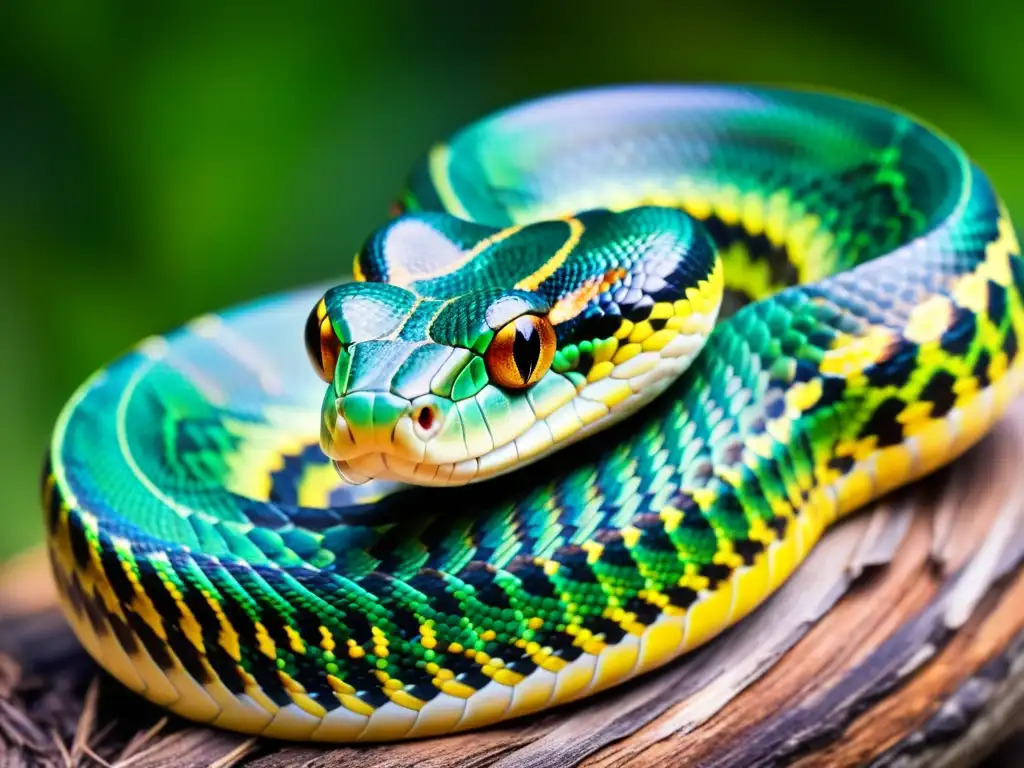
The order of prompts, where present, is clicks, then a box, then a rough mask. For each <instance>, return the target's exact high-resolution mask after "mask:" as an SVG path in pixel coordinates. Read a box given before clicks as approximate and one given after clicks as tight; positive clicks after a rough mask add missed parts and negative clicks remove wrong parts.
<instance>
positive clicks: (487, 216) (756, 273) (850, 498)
mask: <svg viewBox="0 0 1024 768" xmlns="http://www.w3.org/2000/svg"><path fill="white" fill-rule="evenodd" d="M409 178H410V180H409V183H408V185H407V188H406V192H405V193H403V194H402V196H401V197H400V198H398V202H397V203H396V207H395V211H394V212H393V213H394V215H393V216H392V217H391V218H389V219H388V220H387V221H386V222H385V223H384V224H383V225H382V226H381V227H380V228H379V229H378V230H377V231H376V232H374V233H373V234H372V235H371V236H370V238H369V239H368V240H367V241H366V243H365V245H364V246H363V247H362V249H361V250H360V251H359V253H358V254H357V256H356V258H355V264H354V274H355V278H356V279H355V280H354V281H349V282H345V283H341V284H325V285H321V286H312V287H310V288H307V289H301V290H294V291H290V292H285V293H282V294H279V295H275V296H272V297H269V298H265V299H262V300H259V301H257V302H254V303H252V304H247V305H244V306H240V307H235V308H232V309H230V310H228V311H225V312H222V313H218V314H210V315H207V316H204V317H200V318H198V319H196V320H194V321H192V322H190V323H188V324H186V325H184V326H183V327H182V328H180V329H178V330H175V331H173V332H171V333H169V334H166V335H162V336H157V337H152V338H149V339H146V340H145V341H143V342H141V343H140V344H139V345H138V346H137V347H135V348H133V349H132V350H130V351H128V352H127V353H126V354H125V355H124V356H122V357H121V358H119V359H118V360H116V361H114V362H112V363H111V364H110V365H108V366H106V367H104V368H103V369H102V370H100V371H99V372H98V373H96V374H95V375H93V376H92V377H91V378H90V379H89V380H88V381H87V382H86V383H85V384H83V385H82V387H81V388H80V389H79V390H78V391H77V392H76V393H75V394H74V395H73V397H72V398H71V399H70V401H69V403H68V405H67V406H66V407H65V409H64V410H63V412H62V414H61V415H60V417H59V419H58V422H57V425H56V427H55V430H54V435H53V439H52V445H51V447H50V450H49V454H48V458H47V462H46V470H45V473H44V484H43V499H44V508H45V512H46V518H47V525H48V530H49V551H50V554H51V561H52V564H53V572H54V574H55V577H56V581H57V584H58V586H59V590H60V593H61V595H62V602H63V605H64V609H65V611H66V614H67V616H68V619H69V620H70V622H71V624H72V626H73V628H74V630H75V632H76V634H77V636H78V637H79V638H80V640H81V642H82V643H83V644H84V646H85V647H86V648H87V649H88V651H89V652H90V653H91V654H92V655H93V656H94V657H95V658H96V659H97V660H98V661H99V662H100V663H101V664H102V666H103V667H104V668H105V669H106V670H108V671H109V672H110V673H111V674H112V675H113V676H114V677H116V678H117V679H118V680H120V681H121V682H122V683H124V684H125V685H126V686H128V687H129V688H131V689H133V690H135V691H137V692H139V693H140V694H141V695H143V696H144V697H146V698H147V699H150V700H152V701H153V702H156V703H157V704H160V705H162V706H164V707H166V708H168V709H170V710H172V711H173V712H176V713H178V714H180V715H183V716H185V717H186V718H190V719H192V720H195V721H200V722H205V723H211V724H213V725H215V726H218V727H223V728H227V729H233V730H238V731H243V732H248V733H257V734H264V735H267V736H272V737H280V738H286V739H294V740H313V741H333V742H350V741H390V740H398V739H404V738H415V737H422V736H430V735H437V734H444V733H449V732H453V731H459V730H464V729H469V728H476V727H479V726H484V725H487V724H491V723H495V722H498V721H501V720H504V719H507V718H512V717H518V716H521V715H525V714H528V713H532V712H537V711H540V710H543V709H546V708H549V707H552V706H555V705H559V704H562V703H564V702H568V701H571V700H575V699H579V698H581V697H585V696H589V695H592V694H594V693H596V692H597V691H600V690H603V689H607V688H608V687H610V686H614V685H616V684H618V683H621V682H623V681H625V680H627V679H630V678H633V677H635V676H637V675H639V674H641V673H643V672H645V671H648V670H651V669H654V668H656V667H658V666H660V665H662V664H665V663H666V662H669V661H671V660H672V659H675V658H677V657H679V656H680V655H681V654H683V653H685V652H687V651H688V650H690V649H693V648H695V647H697V646H700V645H701V644H703V643H705V642H708V641H709V640H711V639H712V638H714V637H715V636H716V635H717V634H718V633H720V632H721V631H722V630H724V629H725V628H727V627H729V626H731V625H732V624H734V623H735V622H737V621H739V620H740V619H741V618H742V617H743V616H744V615H746V614H748V613H749V612H750V611H751V610H753V609H754V608H756V607H757V606H758V605H760V604H761V603H762V602H764V600H765V599H766V598H767V597H768V596H769V595H770V594H771V593H772V592H773V590H775V589H776V588H777V587H778V586H779V585H780V584H781V583H782V582H783V581H785V580H786V578H787V577H788V575H789V574H790V573H792V571H793V570H794V569H795V568H796V567H797V566H798V565H799V564H800V563H801V561H802V560H803V559H804V557H805V556H806V554H807V553H808V551H809V550H810V549H811V548H812V547H813V546H814V545H815V542H816V541H817V540H818V539H819V538H820V537H821V535H822V534H823V532H824V531H825V530H826V529H827V528H828V527H829V526H830V525H832V524H833V523H834V522H835V521H837V520H838V519H840V518H841V517H842V516H843V515H844V514H846V513H848V512H850V511H852V510H855V509H857V508H859V507H862V506H863V505H864V504H866V503H867V502H869V501H870V500H872V499H875V498H877V497H879V496H880V495H882V494H885V493H886V492H888V491H890V490H892V489H894V488H896V487H898V486H901V485H903V484H905V483H908V482H910V481H911V480H913V479H915V478H918V477H920V476H922V475H924V474H925V473H928V472H930V471H932V470H934V469H936V468H938V467H939V466H941V465H943V464H945V463H946V462H948V461H949V460H951V459H952V458H953V457H954V456H956V455H958V454H959V453H961V452H962V451H964V450H965V449H967V448H968V447H969V446H971V445H972V444H973V443H975V442H976V441H977V440H978V439H979V438H980V437H981V436H982V435H983V434H984V433H985V431H986V430H987V429H988V428H989V427H990V426H991V425H992V424H993V423H994V421H995V420H996V419H997V418H998V417H999V415H1000V414H1001V413H1002V412H1003V411H1004V409H1005V407H1006V406H1007V404H1008V402H1009V401H1010V400H1011V399H1012V398H1013V397H1014V396H1015V395H1016V394H1017V393H1018V392H1019V390H1020V389H1021V383H1022V374H1021V371H1022V365H1021V361H1020V355H1019V338H1020V335H1021V333H1022V330H1024V329H1022V324H1024V307H1022V301H1021V298H1022V297H1021V289H1022V287H1024V262H1022V260H1021V256H1020V248H1019V245H1018V242H1017V239H1016V237H1015V234H1014V229H1013V227H1012V225H1011V222H1010V219H1009V216H1008V214H1007V211H1006V209H1005V207H1004V205H1003V204H1002V203H1001V202H1000V200H999V198H998V197H997V195H996V193H995V192H994V191H993V188H992V186H991V185H990V183H989V181H988V180H987V179H986V177H985V175H983V173H982V172H981V171H980V170H979V169H978V168H977V167H976V166H975V165H974V164H973V163H972V162H971V161H970V160H969V159H968V157H967V156H966V155H965V153H964V152H963V150H961V149H960V148H959V147H958V146H957V145H956V144H954V143H953V142H951V141H950V140H948V139H946V138H945V137H943V136H942V135H941V134H939V133H938V132H936V131H934V130H932V129H931V128H929V127H926V126H925V125H923V124H922V123H920V122H919V121H917V120H916V119H914V118H911V117H908V116H906V115H904V114H902V113H900V112H898V111H895V110H892V109H890V108H888V107H885V106H882V105H878V104H875V103H871V102H868V101H864V100H860V99H853V98H848V97H844V96H838V95H831V94H826V93H822V92H816V91H803V90H786V89H776V88H767V87H765V88H762V87H741V86H724V85H720V86H698V85H688V86H682V85H679V86H672V85H658V86H624V87H604V88H597V89H591V90H584V91H579V92H574V93H567V94H560V95H555V96H549V97H545V98H541V99H539V100H535V101H531V102H528V103H526V104H522V105H519V106H515V107H512V108H509V109H506V110H504V111H501V112H498V113H496V114H494V115H491V116H489V117H486V118H484V119H481V120H480V121H478V122H476V123H473V124H471V125H469V126H468V127H466V128H464V129H462V130H460V131H459V132H457V133H456V134H455V135H454V136H453V137H451V138H450V139H449V140H448V141H446V142H444V143H441V144H439V145H437V146H435V147H434V148H432V149H431V150H430V151H429V152H428V153H427V154H426V156H425V157H424V158H423V160H422V161H421V162H420V164H419V165H418V166H417V167H416V168H415V169H414V170H413V172H412V173H411V175H410V177H409ZM303 339H304V340H305V343H303ZM311 362H312V365H311ZM325 382H327V383H326V389H325ZM423 486H435V487H432V488H425V487H423ZM769 609H770V608H769Z"/></svg>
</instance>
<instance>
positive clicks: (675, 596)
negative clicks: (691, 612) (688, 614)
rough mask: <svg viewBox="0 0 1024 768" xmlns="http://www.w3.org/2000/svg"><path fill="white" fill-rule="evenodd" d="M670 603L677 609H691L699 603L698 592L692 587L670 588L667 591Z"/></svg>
mask: <svg viewBox="0 0 1024 768" xmlns="http://www.w3.org/2000/svg"><path fill="white" fill-rule="evenodd" d="M665 595H666V596H667V597H668V601H669V602H670V603H671V604H672V605H674V606H675V607H677V608H683V609H686V608H689V607H690V606H691V605H693V604H694V603H696V602H697V592H696V591H695V590H694V589H692V588H690V587H669V588H668V589H666V590H665Z"/></svg>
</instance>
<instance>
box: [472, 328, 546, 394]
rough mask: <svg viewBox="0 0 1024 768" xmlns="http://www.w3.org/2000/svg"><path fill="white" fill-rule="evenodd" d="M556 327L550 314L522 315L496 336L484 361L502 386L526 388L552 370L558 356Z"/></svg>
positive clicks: (497, 382) (495, 380)
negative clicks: (552, 363) (545, 315)
mask: <svg viewBox="0 0 1024 768" xmlns="http://www.w3.org/2000/svg"><path fill="white" fill-rule="evenodd" d="M555 343H556V341H555V329H554V328H552V327H551V322H550V321H549V320H548V319H547V318H546V317H540V316H538V315H522V316H521V317H518V318H516V319H515V320H513V321H512V322H511V323H509V324H508V325H506V326H504V327H503V328H502V329H501V330H500V331H498V332H497V333H496V334H495V335H494V339H493V340H492V341H491V344H490V346H489V347H488V348H487V352H486V354H485V355H484V362H485V363H486V364H487V372H488V373H489V374H490V377H491V380H492V381H493V382H494V383H495V384H497V385H498V386H500V387H507V388H508V389H524V388H525V387H528V386H530V385H531V384H535V383H536V382H537V381H539V380H540V378H541V377H542V376H543V375H544V374H545V373H547V372H548V368H550V367H551V361H552V360H553V359H554V357H555Z"/></svg>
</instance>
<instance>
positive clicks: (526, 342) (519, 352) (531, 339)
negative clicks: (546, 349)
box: [512, 317, 541, 381]
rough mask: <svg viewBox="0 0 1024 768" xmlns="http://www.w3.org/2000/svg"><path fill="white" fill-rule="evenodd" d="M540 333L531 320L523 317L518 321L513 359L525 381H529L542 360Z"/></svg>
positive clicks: (513, 342)
mask: <svg viewBox="0 0 1024 768" xmlns="http://www.w3.org/2000/svg"><path fill="white" fill-rule="evenodd" d="M540 352H541V349H540V334H539V333H538V332H537V329H536V328H535V327H534V324H533V322H532V321H531V320H528V319H527V318H526V317H521V318H519V319H518V320H517V321H516V335H515V339H514V340H513V341H512V359H513V360H514V361H515V364H516V369H517V370H518V371H519V376H520V377H521V378H522V380H523V381H529V380H530V377H531V376H532V375H533V371H534V369H535V368H536V367H537V363H538V362H540Z"/></svg>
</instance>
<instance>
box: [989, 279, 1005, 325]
mask: <svg viewBox="0 0 1024 768" xmlns="http://www.w3.org/2000/svg"><path fill="white" fill-rule="evenodd" d="M1006 307H1007V305H1006V288H1004V287H1003V286H1001V285H1000V284H999V283H997V282H995V281H994V280H989V281H988V316H989V317H990V318H992V322H993V323H995V324H996V325H1001V324H1002V322H1003V319H1004V318H1005V317H1006Z"/></svg>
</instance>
